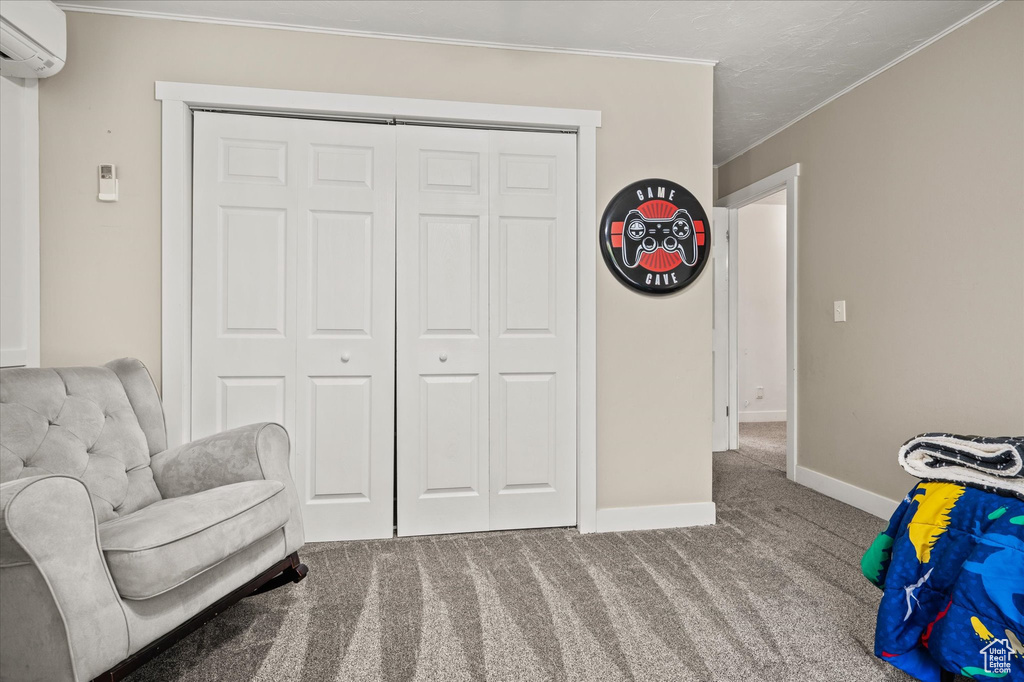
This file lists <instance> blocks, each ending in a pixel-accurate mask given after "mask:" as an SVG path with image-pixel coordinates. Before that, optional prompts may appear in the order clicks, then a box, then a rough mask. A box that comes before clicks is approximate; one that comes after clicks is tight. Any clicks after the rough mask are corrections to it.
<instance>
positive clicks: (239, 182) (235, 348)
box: [192, 112, 303, 438]
mask: <svg viewBox="0 0 1024 682" xmlns="http://www.w3.org/2000/svg"><path fill="white" fill-rule="evenodd" d="M290 123H291V122H290V121H281V120H278V119H268V118H259V117H255V116H230V115H225V114H211V113H201V112H200V113H196V114H195V118H194V126H193V135H194V137H193V179H192V183H193V188H192V197H193V216H192V221H193V222H192V387H193V388H192V390H193V393H192V437H193V438H201V437H203V436H209V435H211V434H214V433H217V432H219V431H223V430H225V429H232V428H235V427H236V426H243V425H245V424H251V423H253V422H261V421H271V422H277V423H279V424H282V425H284V427H285V428H287V429H288V432H289V433H290V434H292V435H293V437H294V433H295V348H296V338H295V336H296V335H295V312H296V310H295V281H296V260H295V243H296V236H297V220H298V215H297V213H298V211H297V210H296V205H295V189H296V187H297V186H298V184H299V182H300V179H299V176H300V175H301V174H302V170H303V169H302V163H301V161H302V159H301V155H300V154H299V153H297V149H296V147H297V144H296V141H294V140H292V139H291V138H292V137H293V136H294V131H293V130H292V128H291V126H290V125H289V124H290Z"/></svg>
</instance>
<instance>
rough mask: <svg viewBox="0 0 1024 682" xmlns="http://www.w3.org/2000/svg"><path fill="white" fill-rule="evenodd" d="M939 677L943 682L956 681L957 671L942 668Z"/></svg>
mask: <svg viewBox="0 0 1024 682" xmlns="http://www.w3.org/2000/svg"><path fill="white" fill-rule="evenodd" d="M939 679H940V680H941V682H955V680H956V673H951V672H949V671H948V670H942V671H940V672H939Z"/></svg>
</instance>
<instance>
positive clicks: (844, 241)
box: [717, 2, 1024, 499]
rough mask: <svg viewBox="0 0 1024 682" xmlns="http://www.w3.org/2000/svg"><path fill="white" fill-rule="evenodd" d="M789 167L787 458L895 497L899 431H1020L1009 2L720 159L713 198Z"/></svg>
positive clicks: (1019, 278) (1019, 224)
mask: <svg viewBox="0 0 1024 682" xmlns="http://www.w3.org/2000/svg"><path fill="white" fill-rule="evenodd" d="M798 162H799V163H800V164H801V176H800V196H799V207H798V209H799V211H798V216H799V223H800V226H799V231H800V234H799V245H798V249H799V250H798V258H799V265H798V278H799V300H798V303H797V305H798V310H799V329H798V343H799V370H798V386H799V394H798V400H799V406H798V416H799V433H798V447H799V451H800V464H801V465H802V466H805V467H807V468H810V469H813V470H815V471H819V472H821V473H824V474H827V475H829V476H833V477H835V478H838V479H840V480H842V481H845V482H847V483H851V484H853V485H856V486H859V487H861V488H865V489H867V490H871V491H873V492H876V493H879V494H881V495H885V496H887V497H890V498H893V499H899V498H900V497H902V495H903V494H904V493H905V492H906V489H907V487H908V486H909V484H910V483H911V480H912V479H911V478H910V477H909V476H907V475H905V474H903V473H901V470H900V468H899V467H898V465H897V464H896V452H897V449H898V448H899V446H900V445H901V444H902V443H903V441H904V440H906V439H907V438H909V437H910V436H913V435H915V434H916V433H919V432H922V431H929V430H950V431H955V432H966V433H980V434H1021V433H1024V266H1022V263H1024V3H1021V2H1006V3H1003V4H1001V5H999V6H997V7H995V8H994V9H992V10H990V11H988V12H986V13H985V14H983V15H981V16H980V17H979V18H977V19H975V20H974V21H972V22H971V23H969V24H967V25H965V26H963V27H962V28H960V29H958V30H956V31H954V32H952V33H951V34H949V35H948V36H946V37H944V38H942V39H941V40H939V41H937V42H935V43H934V44H932V45H930V46H928V47H926V48H924V49H923V50H921V51H920V52H918V53H916V54H914V55H912V56H911V57H909V58H908V59H906V60H904V61H903V62H901V63H899V64H897V65H896V66H895V67H893V68H891V69H889V70H888V71H886V72H884V73H882V74H880V75H879V76H877V77H876V78H874V79H872V80H870V81H868V82H867V83H865V84H864V85H861V86H860V87H858V88H856V89H854V90H852V91H851V92H849V93H847V94H846V95H843V96H842V97H840V98H839V99H837V100H835V101H833V102H831V103H830V104H828V105H826V106H825V107H822V108H821V109H819V110H818V111H816V112H815V113H813V114H811V115H810V116H808V117H807V118H805V119H803V120H801V121H799V122H798V123H796V124H795V125H793V126H791V127H790V128H788V129H786V130H785V131H783V132H782V133H779V134H778V135H776V136H774V137H772V138H771V139H769V140H768V141H766V142H764V143H763V144H761V145H759V146H758V147H755V148H754V149H752V150H751V151H749V152H747V153H746V154H744V155H742V156H740V157H739V158H737V159H735V160H734V161H731V162H730V163H728V164H725V165H724V166H722V167H720V168H719V170H718V178H717V180H718V190H717V191H718V194H719V195H720V196H725V195H727V194H729V193H731V192H734V191H736V190H738V189H740V188H742V187H745V186H746V185H749V184H750V183H752V182H754V181H757V180H759V179H761V178H763V177H766V176H767V175H770V174H771V173H773V172H775V171H778V170H780V169H782V168H785V167H787V166H789V165H791V164H793V163H798ZM837 299H845V300H846V302H847V320H848V322H846V324H834V323H833V322H832V309H831V305H832V301H833V300H837Z"/></svg>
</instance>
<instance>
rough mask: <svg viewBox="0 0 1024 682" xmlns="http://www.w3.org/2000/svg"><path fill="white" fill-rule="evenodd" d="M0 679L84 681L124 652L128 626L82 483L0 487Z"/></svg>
mask: <svg viewBox="0 0 1024 682" xmlns="http://www.w3.org/2000/svg"><path fill="white" fill-rule="evenodd" d="M0 510H2V515H0V602H3V608H2V609H0V630H2V631H3V637H2V638H0V679H4V680H8V679H10V680H15V679H16V680H22V679H24V680H44V679H45V680H89V679H92V678H93V677H96V676H97V675H99V674H100V673H102V672H103V671H105V670H107V669H109V668H111V667H112V666H114V665H115V664H117V663H118V662H119V661H121V660H122V659H124V658H125V657H126V656H127V655H128V646H129V641H128V624H127V621H126V619H125V614H124V610H123V609H122V606H121V598H120V597H119V596H118V594H117V590H116V589H115V587H114V583H113V581H112V580H111V578H110V573H109V572H108V571H107V564H106V561H105V560H104V559H103V552H102V550H101V549H100V542H99V534H98V532H97V529H96V516H95V513H94V512H93V507H92V501H91V500H90V498H89V491H88V490H87V489H86V487H85V484H84V483H82V482H81V481H79V480H78V479H75V478H71V477H70V476H35V477H32V478H23V479H18V480H14V481H10V482H8V483H4V484H3V485H0Z"/></svg>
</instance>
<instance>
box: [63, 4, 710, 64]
mask: <svg viewBox="0 0 1024 682" xmlns="http://www.w3.org/2000/svg"><path fill="white" fill-rule="evenodd" d="M56 4H57V6H58V7H60V8H61V9H62V10H64V11H66V12H84V13H87V14H108V15H113V16H120V17H135V18H138V19H165V20H170V21H187V22H191V23H197V24H218V25H221V26H241V27H244V28H264V29H273V30H278V31H298V32H301V33H323V34H327V35H337V36H348V37H350V38H376V39H382V40H404V41H406V42H414V43H432V44H435V45H457V46H460V47H484V48H490V49H494V50H517V51H520V52H550V53H554V54H570V55H580V56H584V57H610V58H614V59H642V60H645V61H652V62H672V63H675V64H699V65H702V66H714V65H715V64H717V63H718V60H717V59H691V58H688V57H669V56H665V55H656V54H638V53H633V52H616V51H613V50H582V49H572V48H564V47H544V46H538V45H517V44H513V43H494V42H488V41H483V40H457V39H454V38H431V37H426V36H415V35H406V34H401V33H378V32H374V31H353V30H349V29H341V28H318V27H314V26H301V25H298V24H279V23H274V22H269V21H250V20H245V19H218V18H212V17H202V16H198V15H194V14H178V13H172V12H151V11H146V10H131V9H120V8H110V7H95V6H93V5H80V4H77V3H75V2H59V1H58V2H57V3H56Z"/></svg>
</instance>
